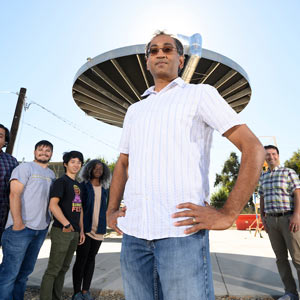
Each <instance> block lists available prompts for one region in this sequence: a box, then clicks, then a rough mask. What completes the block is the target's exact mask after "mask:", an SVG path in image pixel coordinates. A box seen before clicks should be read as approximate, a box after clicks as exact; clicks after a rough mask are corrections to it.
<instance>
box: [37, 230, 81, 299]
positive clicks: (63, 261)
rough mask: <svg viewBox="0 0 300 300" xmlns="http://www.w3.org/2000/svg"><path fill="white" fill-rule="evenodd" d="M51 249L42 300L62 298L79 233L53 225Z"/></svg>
mask: <svg viewBox="0 0 300 300" xmlns="http://www.w3.org/2000/svg"><path fill="white" fill-rule="evenodd" d="M50 237H51V251H50V257H49V261H48V267H47V270H46V272H45V274H44V276H43V280H42V283H41V290H40V300H60V299H61V294H62V289H63V286H64V280H65V274H66V273H67V271H68V269H69V267H70V264H71V261H72V258H73V254H74V252H75V250H76V248H77V244H78V240H79V233H78V232H62V230H61V228H57V227H54V226H53V227H52V229H51V232H50Z"/></svg>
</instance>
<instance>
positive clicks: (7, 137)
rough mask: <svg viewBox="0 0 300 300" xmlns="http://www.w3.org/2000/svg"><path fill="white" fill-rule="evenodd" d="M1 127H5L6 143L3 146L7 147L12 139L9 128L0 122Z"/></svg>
mask: <svg viewBox="0 0 300 300" xmlns="http://www.w3.org/2000/svg"><path fill="white" fill-rule="evenodd" d="M0 128H2V129H4V131H5V144H4V146H3V147H6V146H7V145H8V144H9V140H10V135H9V130H8V129H7V128H6V127H5V126H4V125H2V124H0Z"/></svg>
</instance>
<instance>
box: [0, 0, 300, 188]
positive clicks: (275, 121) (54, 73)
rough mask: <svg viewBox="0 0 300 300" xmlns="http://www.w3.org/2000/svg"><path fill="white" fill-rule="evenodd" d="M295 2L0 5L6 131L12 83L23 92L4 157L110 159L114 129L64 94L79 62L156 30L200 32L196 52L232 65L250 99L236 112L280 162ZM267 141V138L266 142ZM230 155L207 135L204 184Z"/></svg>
mask: <svg viewBox="0 0 300 300" xmlns="http://www.w3.org/2000/svg"><path fill="white" fill-rule="evenodd" d="M299 11H300V1H298V0H286V1H279V0H264V1H261V0H251V1H250V0H248V1H246V0H226V1H225V0H209V1H202V0H196V1H194V0H186V1H182V0H181V1H177V0H170V1H169V0H165V1H161V0H160V1H157V0H152V1H143V0H139V1H130V0H128V1H122V0H119V1H117V0H112V1H101V0H97V1H96V0H85V1H83V0H64V1H61V0H51V1H50V0H45V1H38V0H26V1H25V0H23V1H22V0H0V123H2V124H4V125H5V126H7V127H8V128H10V126H11V123H12V118H13V114H14V110H15V106H16V103H17V98H18V96H17V95H16V93H18V92H19V90H20V88H21V87H24V88H26V89H27V93H26V106H27V107H28V108H27V109H26V110H23V112H22V119H21V122H20V128H19V133H18V136H17V140H16V144H15V148H14V152H13V155H14V156H15V157H16V158H17V159H18V160H25V161H31V160H32V159H33V148H34V145H35V143H36V142H38V141H39V140H42V139H47V140H49V141H51V142H52V143H53V144H54V154H53V158H52V161H61V159H62V154H63V152H65V151H70V150H80V151H82V152H83V154H84V157H85V158H95V157H103V158H105V159H106V160H107V161H108V162H112V161H114V160H116V159H117V158H118V155H119V152H118V150H117V149H118V144H119V139H120V136H121V131H122V130H121V128H118V127H114V126H111V125H107V124H105V123H102V122H100V121H97V120H95V119H93V118H92V117H89V116H86V115H85V113H84V112H83V111H81V110H80V108H79V107H78V106H77V105H76V103H75V102H74V100H73V98H72V86H73V82H74V77H75V74H76V73H77V71H78V70H79V69H80V68H81V66H82V65H84V64H85V63H86V61H87V58H88V57H91V58H93V57H96V56H98V55H100V54H102V53H104V52H107V51H110V50H113V49H117V48H120V47H124V46H130V45H136V44H145V43H147V42H148V41H149V40H150V39H151V38H152V36H153V34H154V32H155V31H156V30H166V31H167V32H168V33H172V34H183V35H187V36H190V35H192V34H194V33H200V34H201V35H202V39H203V41H202V46H203V48H205V49H208V50H211V51H215V52H217V53H220V54H222V55H224V56H226V57H228V58H230V59H231V60H233V61H235V62H236V63H237V64H239V65H240V66H241V67H242V68H243V69H244V70H245V71H246V73H247V74H248V77H249V80H250V84H251V88H252V96H251V100H250V102H249V104H248V106H247V107H246V108H245V109H244V110H243V111H242V112H241V113H240V116H241V118H242V120H243V121H244V122H245V123H246V124H247V125H248V126H249V127H250V129H251V130H252V131H253V132H254V133H255V134H256V135H257V136H258V137H260V139H261V141H262V143H263V144H274V143H276V144H277V145H278V147H279V149H280V157H281V162H282V163H283V162H284V161H285V160H287V159H289V158H290V157H291V156H292V154H293V152H295V151H296V150H298V149H299V148H300V144H299V137H300V134H299V130H300V126H299V125H298V124H299V118H300V99H299V95H298V86H299V83H298V74H299V67H300V62H299V53H300V39H299V36H300V20H299ZM273 137H275V138H273ZM231 151H235V152H237V153H239V151H238V150H237V149H236V148H235V147H234V146H233V145H231V144H230V142H229V141H227V140H226V139H225V138H223V137H221V136H220V135H219V133H215V134H214V142H213V146H212V152H211V170H210V184H211V187H212V186H213V181H214V179H215V174H216V173H220V171H221V169H222V165H223V164H224V162H225V160H226V159H227V158H228V157H229V154H230V152H231Z"/></svg>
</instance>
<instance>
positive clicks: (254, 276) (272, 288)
mask: <svg viewBox="0 0 300 300" xmlns="http://www.w3.org/2000/svg"><path fill="white" fill-rule="evenodd" d="M262 235H263V238H260V237H259V236H256V237H254V232H252V233H250V232H249V231H240V230H226V231H211V232H210V247H211V258H212V268H213V278H214V287H215V295H216V296H224V295H229V296H252V297H253V296H275V297H276V296H279V295H282V294H283V287H282V283H281V280H280V277H279V275H278V272H277V267H276V263H275V256H274V253H273V251H272V249H271V246H270V242H269V239H268V235H267V234H266V233H265V232H262ZM50 245H51V242H50V240H49V239H47V240H46V241H45V242H44V244H43V246H42V249H41V251H40V254H39V258H38V261H37V263H36V266H35V269H34V272H33V273H32V274H31V276H30V277H29V280H28V286H40V282H41V278H42V276H43V274H44V271H45V269H46V267H47V262H48V257H49V251H50ZM120 249H121V238H120V237H117V236H116V237H113V238H107V239H106V240H105V242H103V243H102V245H101V248H100V251H99V253H98V255H97V258H96V267H95V273H94V277H93V282H92V286H91V289H95V290H114V291H122V290H123V287H122V278H121V272H120V261H119V259H120ZM0 259H1V260H2V252H1V253H0ZM73 262H74V259H73ZM73 262H72V263H73ZM292 268H293V272H294V276H295V279H296V272H295V269H294V267H293V266H292ZM71 270H72V267H71V268H70V270H69V271H68V272H67V275H66V279H65V288H66V289H72V274H71Z"/></svg>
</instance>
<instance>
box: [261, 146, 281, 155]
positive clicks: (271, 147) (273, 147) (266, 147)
mask: <svg viewBox="0 0 300 300" xmlns="http://www.w3.org/2000/svg"><path fill="white" fill-rule="evenodd" d="M264 148H265V150H267V149H275V150H276V151H277V154H278V155H279V150H278V148H277V147H276V146H274V145H267V146H264Z"/></svg>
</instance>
